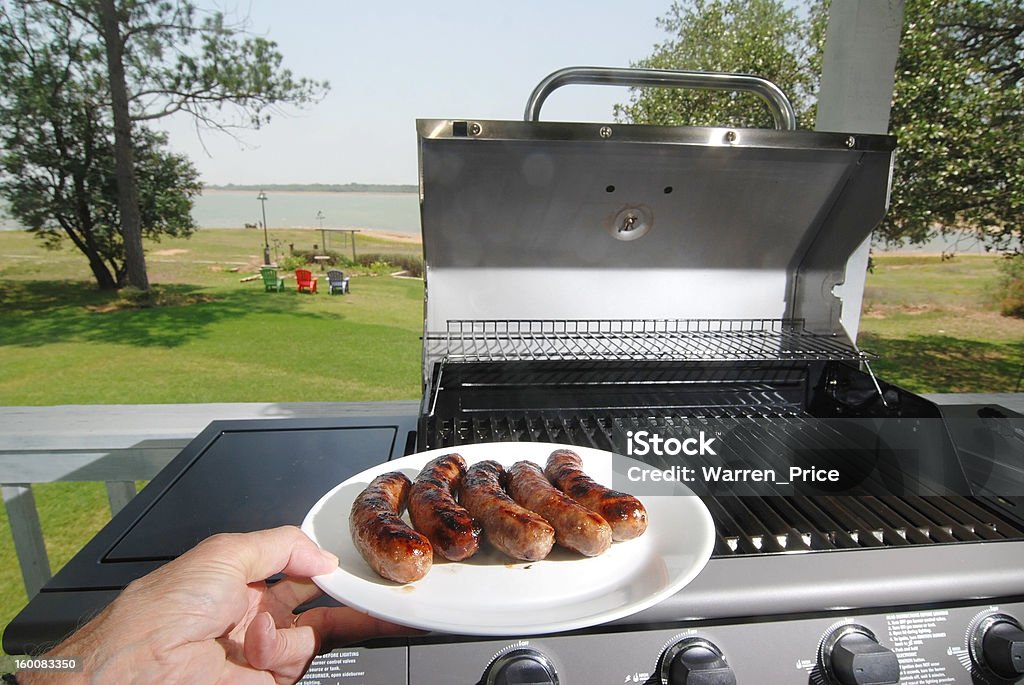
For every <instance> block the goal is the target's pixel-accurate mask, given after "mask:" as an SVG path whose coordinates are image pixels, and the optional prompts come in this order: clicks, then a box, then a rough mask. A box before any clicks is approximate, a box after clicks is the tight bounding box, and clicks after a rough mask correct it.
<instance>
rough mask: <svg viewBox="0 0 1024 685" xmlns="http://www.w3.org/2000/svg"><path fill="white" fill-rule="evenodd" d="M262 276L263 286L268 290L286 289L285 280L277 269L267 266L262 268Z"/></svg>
mask: <svg viewBox="0 0 1024 685" xmlns="http://www.w3.org/2000/svg"><path fill="white" fill-rule="evenodd" d="M260 276H262V277H263V287H264V288H265V289H266V292H268V293H272V292H281V291H282V290H284V280H283V279H282V278H281V277H279V276H278V275H277V269H275V268H273V267H271V266H265V267H263V268H262V269H260Z"/></svg>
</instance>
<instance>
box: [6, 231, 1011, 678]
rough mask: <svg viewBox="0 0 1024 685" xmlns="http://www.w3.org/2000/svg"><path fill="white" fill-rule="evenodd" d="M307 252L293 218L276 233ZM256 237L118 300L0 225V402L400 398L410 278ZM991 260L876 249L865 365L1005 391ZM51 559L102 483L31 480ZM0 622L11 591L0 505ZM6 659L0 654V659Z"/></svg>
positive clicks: (170, 258) (206, 244) (67, 262)
mask: <svg viewBox="0 0 1024 685" xmlns="http://www.w3.org/2000/svg"><path fill="white" fill-rule="evenodd" d="M272 238H277V240H278V241H280V244H283V245H287V244H288V243H290V242H291V243H294V244H295V246H296V249H309V248H311V247H312V243H313V242H316V241H317V240H318V234H317V235H316V236H314V235H313V234H312V233H311V232H309V231H275V232H273V235H272ZM358 246H359V251H360V253H364V254H365V253H370V252H380V253H388V254H396V253H399V254H416V253H418V252H419V250H420V246H419V245H418V244H415V243H396V242H388V241H385V240H379V239H373V238H371V237H369V236H365V235H361V236H360V237H359V241H358ZM262 247H263V246H262V234H259V235H257V232H255V231H245V230H242V229H237V230H207V231H201V232H199V233H197V234H196V236H195V237H194V238H193V239H191V240H187V241H186V240H174V241H166V242H163V243H160V244H157V245H150V246H148V250H149V251H148V263H149V268H150V277H151V280H152V281H153V282H154V283H155V284H157V286H158V288H159V290H160V292H161V297H162V298H163V299H164V300H165V301H166V302H169V303H171V304H168V305H167V306H161V307H155V308H144V309H132V308H124V307H123V306H122V305H123V301H122V300H121V299H120V298H119V297H118V296H117V295H112V294H108V293H100V292H97V291H96V290H95V287H94V286H93V285H92V284H91V279H90V274H89V272H88V270H87V268H86V266H85V263H84V261H83V260H82V258H81V257H80V256H79V255H78V253H77V252H75V251H73V250H63V251H58V252H48V251H46V250H43V249H42V248H41V247H39V245H38V244H37V243H36V242H35V241H34V240H33V239H32V237H31V236H29V235H27V234H25V233H20V232H0V348H2V352H0V353H2V355H3V364H2V365H0V405H55V404H79V403H81V404H102V403H187V402H288V401H360V400H387V399H415V398H417V397H418V396H419V393H420V388H419V383H420V369H419V362H420V340H419V337H420V334H421V332H422V331H421V326H422V320H423V314H422V311H423V286H422V282H421V281H417V280H407V279H395V278H390V277H389V276H387V275H386V274H385V273H384V272H385V271H386V270H381V271H379V272H375V273H369V272H359V271H353V272H352V293H351V294H350V295H348V296H344V297H341V296H334V297H330V296H327V295H326V294H323V293H321V294H319V295H316V296H309V295H300V294H298V293H296V292H295V291H294V282H293V281H289V286H290V289H289V290H287V291H286V292H284V293H280V294H279V293H265V292H264V291H263V286H262V283H261V282H260V281H251V282H246V283H243V282H240V279H242V278H243V277H245V276H248V275H252V274H255V273H256V272H257V269H258V266H259V263H260V261H261V258H262V257H261V255H262ZM996 259H997V258H995V257H991V256H963V257H958V258H956V259H954V260H951V261H941V260H940V259H939V258H938V257H934V258H931V257H897V256H885V255H882V256H877V257H876V258H875V270H874V273H871V274H869V276H868V280H867V287H866V293H865V305H864V315H863V318H862V327H861V335H860V343H861V345H862V346H863V347H864V348H866V349H868V350H869V351H873V352H876V353H878V354H880V355H881V357H882V359H880V360H879V361H878V362H877V364H876V365H875V369H876V371H877V372H878V373H879V375H881V376H882V377H884V378H886V379H887V380H890V381H893V382H896V383H899V384H901V385H903V386H905V387H907V388H909V389H911V390H914V391H918V392H953V391H957V392H972V391H973V392H996V391H1013V390H1014V388H1015V384H1016V382H1017V379H1018V377H1019V373H1020V369H1021V367H1022V365H1024V321H1020V320H1014V319H1007V318H1004V317H1001V316H999V314H998V313H997V311H996V304H995V303H996V297H995V294H996V289H997V283H998V271H997V269H996ZM36 493H37V503H38V506H39V511H40V515H41V518H42V522H43V527H44V531H45V534H46V541H47V548H48V551H49V554H50V561H51V565H52V566H53V568H54V570H56V569H58V568H59V567H60V566H61V565H62V564H63V563H64V562H66V561H67V560H68V559H69V558H70V557H71V556H73V555H74V553H75V552H76V551H77V550H78V549H79V548H80V547H81V546H82V545H83V544H84V543H85V541H86V540H88V539H89V537H91V536H92V535H93V534H94V533H95V532H96V531H97V530H99V528H100V527H102V525H103V524H104V523H105V522H106V520H107V519H108V518H109V511H108V510H107V505H106V497H105V490H104V488H103V485H102V484H99V483H94V484H93V483H89V484H51V485H43V486H39V487H37V488H36ZM0 549H3V551H4V553H3V555H2V556H0V625H6V623H7V622H8V621H9V620H10V619H11V618H12V617H13V616H14V614H15V613H16V612H17V611H18V610H19V609H20V607H21V606H22V605H23V604H24V602H25V596H24V592H23V590H22V586H21V578H20V574H19V571H18V568H17V562H16V559H15V556H14V554H13V549H12V547H11V543H10V531H9V529H8V527H7V519H6V513H5V512H3V511H0ZM3 666H4V663H3V660H2V659H0V668H2V667H3Z"/></svg>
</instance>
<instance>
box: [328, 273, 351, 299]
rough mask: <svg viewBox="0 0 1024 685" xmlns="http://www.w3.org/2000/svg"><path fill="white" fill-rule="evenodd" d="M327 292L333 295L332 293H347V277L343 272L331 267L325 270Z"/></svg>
mask: <svg viewBox="0 0 1024 685" xmlns="http://www.w3.org/2000/svg"><path fill="white" fill-rule="evenodd" d="M327 293H328V294H329V295H333V294H334V293H341V294H342V295H345V294H346V293H348V278H347V277H346V276H345V273H344V272H342V271H338V270H337V269H332V270H330V271H328V272H327Z"/></svg>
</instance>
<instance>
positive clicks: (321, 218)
mask: <svg viewBox="0 0 1024 685" xmlns="http://www.w3.org/2000/svg"><path fill="white" fill-rule="evenodd" d="M316 218H317V221H319V222H320V254H322V255H326V254H327V239H326V238H324V213H323V211H322V210H319V209H318V210H317V211H316Z"/></svg>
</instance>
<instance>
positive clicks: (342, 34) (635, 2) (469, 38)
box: [160, 0, 671, 185]
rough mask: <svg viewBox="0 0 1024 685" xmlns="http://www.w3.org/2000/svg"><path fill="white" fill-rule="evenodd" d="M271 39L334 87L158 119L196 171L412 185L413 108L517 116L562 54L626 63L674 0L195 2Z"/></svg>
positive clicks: (558, 114)
mask: <svg viewBox="0 0 1024 685" xmlns="http://www.w3.org/2000/svg"><path fill="white" fill-rule="evenodd" d="M198 4H199V6H200V7H207V8H210V7H217V8H219V9H221V10H223V11H224V12H225V13H226V14H227V15H228V16H234V17H235V18H246V17H247V19H248V22H249V30H250V31H251V32H253V33H255V34H257V35H260V36H263V37H266V38H269V39H270V40H273V41H275V42H276V43H277V44H278V48H279V50H280V52H281V54H282V55H283V56H284V66H286V67H287V68H289V69H291V70H292V72H293V73H294V74H295V75H297V76H305V77H308V78H312V79H317V80H327V81H329V82H330V84H331V89H330V92H329V93H328V94H327V96H326V97H325V98H324V99H323V100H322V101H321V102H320V103H318V104H316V105H313V106H312V107H310V108H308V109H305V110H298V109H296V108H289V109H288V110H287V111H286V112H285V113H282V114H277V115H274V116H273V119H272V121H271V122H270V123H269V124H268V125H266V126H264V127H263V128H261V129H259V130H256V131H254V130H243V131H240V132H239V133H238V136H239V137H240V139H241V141H239V140H235V139H234V138H232V137H231V136H228V135H225V134H222V133H216V132H209V131H207V132H204V133H203V134H202V136H201V137H200V136H199V135H197V133H196V130H195V125H194V124H193V122H192V121H191V120H190V119H188V118H186V117H177V118H174V119H164V120H161V125H160V128H163V129H164V130H166V131H167V132H168V133H169V134H170V145H171V148H172V149H173V150H175V151H177V152H180V153H183V154H185V155H187V156H188V157H189V158H190V159H191V160H192V162H193V163H194V164H195V165H196V167H197V168H198V169H199V171H200V176H201V178H202V180H203V182H204V183H207V184H214V185H222V184H228V183H237V184H272V183H351V182H354V183H396V184H415V183H416V182H417V169H416V119H417V118H446V119H447V118H473V119H504V120H520V119H522V117H523V110H524V108H525V106H526V101H527V99H528V97H529V95H530V93H531V92H532V90H533V88H534V87H535V86H536V85H537V83H539V82H540V81H541V80H542V79H543V78H544V77H545V76H547V75H548V74H550V73H551V72H553V71H555V70H557V69H560V68H562V67H567V66H575V65H586V66H617V67H624V66H629V65H630V63H631V62H635V61H637V60H639V59H642V58H644V57H646V56H648V55H649V54H650V53H651V52H652V51H653V48H654V46H655V44H656V43H658V42H661V41H662V40H664V39H665V38H666V37H667V34H665V32H664V31H663V30H662V29H660V28H659V27H658V26H657V24H656V19H657V18H658V17H660V16H663V15H665V13H666V12H667V11H668V8H669V6H670V5H671V0H618V1H611V0H592V1H591V2H584V1H582V0H547V1H543V0H515V1H510V0H505V1H504V2H496V1H493V0H477V1H476V2H451V3H426V2H417V1H415V0H406V1H404V2H403V1H400V0H377V1H376V2H354V1H352V0H291V1H290V2H286V1H285V0H234V1H231V2H225V1H224V0H220V2H216V3H215V2H212V1H210V0H202V1H201V2H199V3H198ZM627 94H628V91H627V90H626V89H625V88H615V87H609V86H579V85H574V86H566V87H563V88H561V89H559V90H557V91H555V92H554V93H553V94H552V95H551V96H550V97H549V98H548V100H547V101H546V103H545V105H544V108H543V110H542V113H541V117H542V119H545V120H562V121H611V120H612V107H613V105H614V104H615V103H616V102H625V101H626V99H627Z"/></svg>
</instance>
